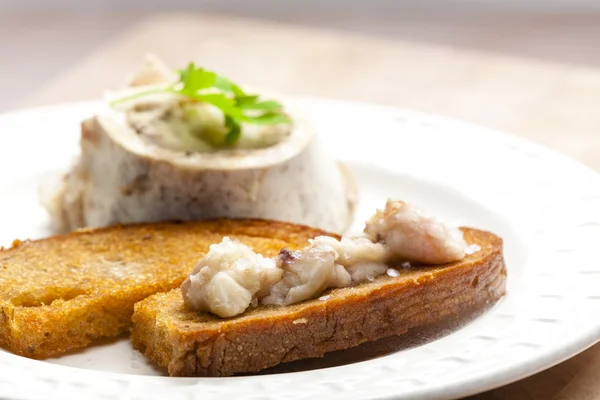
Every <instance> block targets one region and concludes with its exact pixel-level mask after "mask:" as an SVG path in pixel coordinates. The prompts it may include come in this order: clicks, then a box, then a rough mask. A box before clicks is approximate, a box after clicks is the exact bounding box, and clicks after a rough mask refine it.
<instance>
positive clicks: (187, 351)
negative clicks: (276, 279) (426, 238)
mask: <svg viewBox="0 0 600 400" xmlns="http://www.w3.org/2000/svg"><path fill="white" fill-rule="evenodd" d="M463 231H464V233H465V239H466V241H467V243H469V244H477V245H479V246H480V247H481V250H480V251H478V252H476V253H474V254H472V255H468V256H466V258H464V259H463V260H461V261H459V262H455V263H451V264H447V265H441V266H430V267H428V266H420V267H413V268H410V269H401V268H399V272H400V276H398V277H390V276H387V275H383V276H380V277H379V278H377V279H376V280H375V281H374V282H368V283H363V284H360V285H358V286H355V287H350V288H343V289H332V290H330V291H328V292H326V293H324V295H325V296H321V297H320V298H319V299H315V300H310V301H306V302H302V303H299V304H295V305H291V306H286V307H276V306H258V307H256V308H250V309H249V310H247V311H246V312H245V313H244V314H242V315H240V316H236V317H233V318H226V319H223V318H219V317H216V316H214V315H211V314H208V313H196V312H194V311H189V310H188V309H186V308H185V307H184V304H183V300H182V296H181V291H180V290H179V289H174V290H172V291H170V292H168V293H160V294H156V295H154V296H151V297H149V298H147V299H145V300H143V301H141V302H139V303H137V304H136V305H135V311H134V314H133V325H132V330H131V336H132V340H133V344H134V346H135V347H136V348H137V349H139V350H141V351H142V352H144V353H145V354H146V355H147V356H148V357H149V358H150V359H152V360H153V361H154V362H155V363H156V364H157V365H159V366H160V367H163V368H166V369H167V370H168V372H169V374H170V375H172V376H228V375H233V374H236V373H244V372H256V371H260V370H262V369H265V368H268V367H272V366H274V365H277V364H280V363H284V362H289V361H295V360H299V359H304V358H312V357H322V356H323V355H324V354H325V353H327V352H330V351H335V350H342V349H347V348H350V347H353V346H357V345H360V344H361V343H364V342H367V341H373V340H376V339H380V338H384V337H389V336H393V335H400V334H403V333H405V332H406V331H407V330H408V329H411V328H414V327H418V326H424V325H427V324H432V323H436V322H438V321H441V320H443V319H446V318H451V317H458V316H460V315H461V314H462V313H463V312H467V311H468V312H472V311H473V310H474V309H484V308H486V307H487V306H489V305H491V304H492V303H493V302H495V301H497V300H498V299H499V298H500V297H502V295H504V293H505V285H506V268H505V265H504V257H503V254H502V240H501V239H500V238H499V237H497V236H495V235H493V234H491V233H488V232H484V231H479V230H474V229H466V228H465V229H463Z"/></svg>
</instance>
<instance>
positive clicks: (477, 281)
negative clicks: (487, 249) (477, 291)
mask: <svg viewBox="0 0 600 400" xmlns="http://www.w3.org/2000/svg"><path fill="white" fill-rule="evenodd" d="M478 284H479V275H475V278H473V280H472V281H471V287H474V288H475V287H477V285H478Z"/></svg>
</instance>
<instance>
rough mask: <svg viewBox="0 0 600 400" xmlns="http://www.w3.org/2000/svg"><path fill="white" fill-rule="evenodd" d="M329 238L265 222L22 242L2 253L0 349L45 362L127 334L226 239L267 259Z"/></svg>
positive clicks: (161, 226) (146, 228)
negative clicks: (140, 308)
mask: <svg viewBox="0 0 600 400" xmlns="http://www.w3.org/2000/svg"><path fill="white" fill-rule="evenodd" d="M321 234H324V232H322V231H318V230H315V229H312V228H307V227H304V226H299V225H292V224H285V223H280V222H270V221H258V220H216V221H206V222H186V223H154V224H137V225H129V226H115V227H110V228H104V229H98V230H90V231H79V232H75V233H72V234H69V235H61V236H55V237H51V238H48V239H43V240H38V241H25V242H16V243H15V245H14V246H13V248H11V249H8V250H3V251H0V346H1V347H4V348H6V349H8V350H10V351H12V352H14V353H17V354H20V355H23V356H27V357H32V358H44V357H48V356H51V355H57V354H60V353H64V352H66V351H69V350H72V349H77V348H81V347H84V346H87V345H88V344H90V343H91V342H92V341H93V340H94V339H96V338H100V337H109V336H116V335H119V334H121V333H123V332H126V331H127V330H128V328H129V325H130V323H131V315H132V313H133V305H134V303H136V302H138V301H140V300H142V299H144V298H146V297H148V296H149V295H152V294H154V293H156V292H164V291H168V290H170V289H173V288H176V287H178V286H179V285H180V284H181V282H182V281H183V280H184V279H185V277H186V276H187V274H189V272H190V271H191V270H192V268H193V267H194V265H195V264H196V262H197V261H198V259H199V258H200V257H202V256H203V255H204V254H205V253H206V251H207V250H208V247H209V245H211V244H213V243H218V242H220V241H221V240H222V238H223V236H230V237H232V238H237V239H239V240H240V241H242V242H243V243H246V244H247V245H249V246H251V247H253V248H254V249H255V250H256V251H258V252H260V253H262V254H264V255H265V256H273V255H275V254H277V253H278V252H279V250H280V249H281V248H282V247H286V246H287V247H291V248H301V247H304V246H306V245H307V241H308V239H309V238H312V237H314V236H318V235H321Z"/></svg>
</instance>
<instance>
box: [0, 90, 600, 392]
mask: <svg viewBox="0 0 600 400" xmlns="http://www.w3.org/2000/svg"><path fill="white" fill-rule="evenodd" d="M294 97H297V98H299V99H302V100H303V101H307V102H311V103H313V102H316V103H322V104H329V105H333V106H335V107H341V108H343V107H347V106H351V107H355V108H360V109H365V110H367V111H366V112H371V111H376V112H383V111H385V112H389V113H391V114H393V115H402V116H403V117H404V118H409V119H413V120H415V121H418V120H425V121H431V122H433V123H434V125H442V126H443V125H452V126H459V127H460V126H464V127H469V129H471V130H477V131H480V132H482V134H484V133H485V135H486V136H487V137H489V138H491V139H493V140H505V141H509V142H511V143H514V144H515V146H517V147H519V148H526V149H530V150H531V151H532V152H534V153H544V154H546V155H547V156H549V157H551V158H552V159H557V160H560V162H561V163H568V164H570V166H571V167H572V168H577V169H579V170H580V171H582V173H583V171H586V173H587V174H590V176H592V177H593V179H595V180H596V183H597V184H598V187H600V174H598V172H596V171H595V170H593V169H592V168H591V167H589V166H587V165H585V164H583V163H581V162H579V161H577V160H575V159H573V158H571V157H569V156H567V155H565V154H562V153H560V152H558V151H556V150H554V149H551V148H548V147H546V146H544V145H542V144H539V143H535V142H533V141H531V140H529V139H527V138H523V137H520V136H517V135H514V134H511V133H505V132H501V131H499V130H496V129H493V128H488V127H485V126H482V125H479V124H476V123H472V122H468V121H463V120H459V119H454V118H450V117H446V116H441V115H436V114H429V113H424V112H420V111H415V110H410V109H406V108H399V107H395V106H389V105H377V104H371V103H366V102H361V101H347V100H337V99H328V98H321V97H314V96H294ZM98 103H99V101H98V100H89V101H79V102H71V103H63V104H57V105H49V106H39V107H33V108H26V109H19V110H10V111H8V112H5V113H2V114H0V124H3V122H4V121H5V120H6V119H11V118H24V117H26V116H27V115H31V114H36V113H39V112H43V113H52V112H55V111H57V110H58V111H63V112H66V110H70V112H75V110H76V109H87V108H90V109H91V108H93V107H94V106H95V105H96V104H98ZM590 323H591V324H593V326H592V325H590V329H588V330H587V331H586V332H585V334H578V335H576V339H573V337H575V336H573V337H572V338H571V340H570V341H569V345H567V346H565V345H563V346H561V347H560V348H559V350H560V351H558V350H557V348H556V347H549V348H547V349H544V351H543V352H541V353H540V354H536V357H533V358H531V359H529V360H528V361H527V362H521V363H520V364H519V365H520V367H519V368H511V366H510V365H508V366H504V367H503V368H497V369H496V370H495V371H493V372H495V373H489V372H484V371H482V372H481V373H480V374H479V375H478V376H475V377H473V376H471V377H470V378H471V379H470V383H469V386H470V390H469V391H465V390H464V388H463V387H462V385H464V383H461V382H459V383H449V384H447V385H445V386H441V387H437V388H436V390H438V391H440V392H443V395H442V397H436V396H435V395H434V396H432V393H431V392H430V389H427V388H423V389H421V390H415V391H413V392H411V393H410V395H411V396H413V395H414V396H419V397H422V396H428V397H427V398H431V399H437V398H439V399H447V398H455V397H457V396H461V397H462V396H469V395H473V394H476V393H480V392H482V391H487V390H491V389H494V388H497V387H499V386H504V385H506V384H510V383H512V382H515V381H518V380H520V379H524V378H526V377H528V376H531V375H534V374H536V373H539V372H540V371H543V370H545V369H548V368H550V367H552V366H554V365H556V364H559V363H560V362H562V361H564V360H566V359H569V358H570V357H572V356H574V355H576V354H578V353H580V352H582V351H584V350H586V349H587V348H589V347H591V346H593V345H594V344H596V343H598V342H599V341H600V321H598V322H595V321H593V320H592V321H591V322H590ZM8 354H9V355H10V356H14V357H18V356H15V355H12V354H10V353H8ZM2 358H4V357H3V355H2V353H0V359H2ZM20 358H21V357H20ZM24 360H26V364H28V362H29V361H32V360H29V359H24ZM52 367H55V368H67V369H72V370H77V371H79V373H78V375H82V376H86V375H89V376H92V375H100V376H105V377H106V378H107V379H120V380H122V379H124V378H123V377H126V379H127V380H131V381H139V382H142V383H147V381H152V380H156V379H157V378H158V379H167V380H169V381H170V382H175V381H179V380H181V379H184V380H189V379H195V380H196V382H198V379H196V378H171V377H154V376H140V375H129V374H128V375H124V374H120V373H114V372H108V371H91V370H80V369H77V368H75V367H68V366H58V365H53V366H52ZM512 367H514V366H512ZM334 368H343V367H334ZM2 369H3V367H2V366H0V370H2ZM81 371H83V372H81ZM301 373H302V372H299V373H289V374H290V375H296V374H301ZM286 375H287V374H286ZM498 376H502V377H503V378H502V379H498ZM250 378H255V377H250ZM262 378H263V379H266V378H265V377H262ZM218 379H225V380H231V379H240V378H239V377H235V378H218ZM167 386H170V385H167ZM186 386H187V385H186ZM194 386H196V385H194ZM200 387H201V385H198V386H197V388H200ZM0 389H1V386H0ZM461 389H463V390H461ZM0 393H1V391H0ZM438 394H439V393H438ZM399 395H401V394H398V393H389V394H386V395H382V396H376V397H369V398H372V399H382V400H383V399H392V398H395V397H396V396H399ZM448 396H450V397H448ZM12 398H18V397H12Z"/></svg>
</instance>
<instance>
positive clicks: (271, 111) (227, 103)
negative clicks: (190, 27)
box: [110, 63, 291, 145]
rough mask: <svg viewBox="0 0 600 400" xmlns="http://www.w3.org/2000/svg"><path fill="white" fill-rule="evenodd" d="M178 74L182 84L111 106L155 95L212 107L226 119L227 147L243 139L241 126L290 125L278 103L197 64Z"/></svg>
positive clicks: (139, 93)
mask: <svg viewBox="0 0 600 400" xmlns="http://www.w3.org/2000/svg"><path fill="white" fill-rule="evenodd" d="M178 73H179V81H177V82H175V83H174V84H172V85H170V86H168V87H165V88H158V89H151V90H146V91H142V92H138V93H134V94H132V95H130V96H126V97H123V98H120V99H117V100H114V101H112V102H111V103H110V105H111V106H115V105H117V104H120V103H124V102H126V101H129V100H133V99H136V98H138V97H143V96H147V95H149V94H155V93H173V94H177V95H181V96H185V97H187V98H189V99H192V100H195V101H199V102H204V103H208V104H211V105H213V106H214V107H217V108H218V109H220V110H221V111H222V112H223V114H224V116H225V127H226V128H227V135H226V136H225V143H226V144H229V145H231V144H233V143H235V142H236V141H237V140H238V139H239V138H240V136H241V123H242V122H245V123H249V124H259V125H273V124H289V123H291V120H290V118H289V117H288V116H287V115H286V114H285V113H284V112H283V106H282V105H281V104H280V103H278V102H277V101H273V100H261V99H260V97H259V96H258V95H249V94H247V93H245V92H244V91H243V90H242V89H241V88H240V87H239V86H238V85H236V84H235V83H233V82H231V81H230V80H229V79H227V78H225V77H223V76H221V75H217V74H216V73H214V72H211V71H207V70H206V69H204V68H202V67H196V65H195V64H194V63H189V64H188V66H187V68H185V69H182V70H179V71H178ZM207 89H213V90H210V91H208V90H207ZM214 89H217V91H214ZM248 112H250V113H248ZM249 114H250V115H249Z"/></svg>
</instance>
